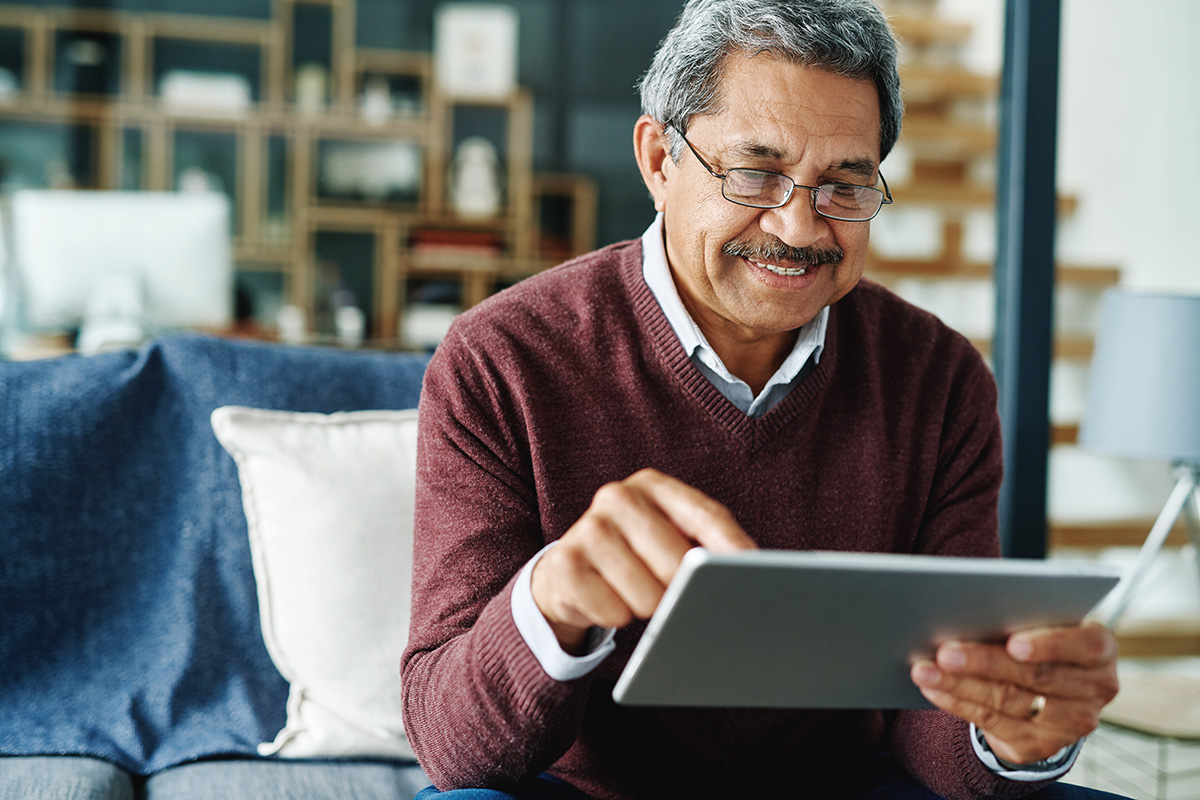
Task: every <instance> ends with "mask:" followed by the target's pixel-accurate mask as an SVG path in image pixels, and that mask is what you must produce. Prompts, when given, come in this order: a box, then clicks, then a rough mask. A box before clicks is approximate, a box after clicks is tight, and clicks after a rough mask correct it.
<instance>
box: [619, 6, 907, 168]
mask: <svg viewBox="0 0 1200 800" xmlns="http://www.w3.org/2000/svg"><path fill="white" fill-rule="evenodd" d="M762 51H767V52H770V53H774V54H775V55H778V56H781V57H783V58H785V59H787V60H789V61H792V62H794V63H797V64H804V65H805V66H810V67H819V68H821V69H825V70H829V71H830V72H834V73H836V74H838V75H844V76H846V77H849V78H856V79H860V80H869V81H871V82H872V83H873V84H874V85H875V89H876V91H877V92H878V93H879V115H880V118H881V121H880V130H879V152H880V158H883V157H885V156H887V154H888V153H889V152H891V150H892V146H893V145H894V144H895V143H896V139H897V138H899V136H900V120H901V117H902V116H903V114H904V103H903V101H902V100H901V99H900V76H899V74H898V71H897V66H896V62H897V54H896V39H895V37H894V36H893V34H892V30H891V28H890V27H888V23H887V20H886V19H885V18H884V16H883V14H882V13H881V12H880V11H879V9H878V8H877V7H876V6H875V5H874V3H872V2H871V0H689V2H688V4H687V5H686V6H685V7H684V9H683V12H682V13H681V14H680V15H679V21H678V22H676V23H675V27H674V28H672V29H671V31H670V32H669V33H668V34H667V36H666V38H664V39H663V41H662V44H660V45H659V48H658V52H657V53H655V55H654V61H653V63H651V65H650V69H649V70H647V72H646V74H645V75H644V76H643V77H642V80H641V81H640V83H639V88H640V89H641V93H642V113H644V114H649V115H650V116H651V117H654V118H655V119H657V120H658V121H659V122H662V123H663V124H664V125H666V126H667V128H668V132H667V135H668V137H669V141H670V143H671V157H672V158H673V159H674V160H675V161H678V160H679V158H680V154H681V152H682V147H683V142H682V140H681V139H680V138H679V137H678V136H677V135H675V134H676V131H679V132H682V133H686V132H687V126H688V122H689V121H690V120H691V118H692V117H693V116H694V115H696V114H715V113H718V112H719V111H720V110H721V102H722V98H721V80H722V77H723V75H722V72H723V69H724V64H725V57H726V56H728V55H729V54H731V53H736V52H749V53H758V52H762ZM672 128H673V129H674V130H672Z"/></svg>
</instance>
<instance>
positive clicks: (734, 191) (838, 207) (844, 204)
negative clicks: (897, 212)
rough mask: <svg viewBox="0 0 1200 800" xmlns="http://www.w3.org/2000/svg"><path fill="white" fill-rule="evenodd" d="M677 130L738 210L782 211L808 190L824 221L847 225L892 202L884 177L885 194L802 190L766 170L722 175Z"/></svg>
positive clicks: (853, 188) (845, 186) (843, 188)
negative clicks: (795, 194)
mask: <svg viewBox="0 0 1200 800" xmlns="http://www.w3.org/2000/svg"><path fill="white" fill-rule="evenodd" d="M672 127H674V126H672ZM675 130H676V131H677V132H678V133H679V137H680V138H681V139H683V143H684V144H686V145H687V146H688V149H689V150H691V151H692V155H694V156H695V157H696V160H697V161H699V162H700V163H701V164H703V165H704V168H705V169H706V170H708V174H709V175H712V176H713V177H714V178H719V179H720V180H721V195H722V196H723V197H724V198H725V199H726V200H728V201H729V202H731V203H737V204H738V205H739V206H749V207H750V208H779V207H780V206H782V205H784V204H785V203H787V201H788V200H790V199H791V197H792V191H793V190H795V189H808V191H809V192H811V193H812V204H813V210H814V211H816V212H817V213H818V214H820V215H821V216H822V217H827V218H829V219H836V220H841V221H844V222H866V221H868V220H871V219H874V218H875V215H876V214H878V213H879V209H880V208H882V207H883V205H884V204H885V203H886V204H890V203H891V202H892V193H891V190H889V189H888V185H887V181H886V180H884V179H883V173H880V174H879V180H880V181H882V182H883V191H880V190H879V189H876V188H874V187H871V186H859V185H857V184H854V183H822V184H821V185H820V186H802V185H801V184H798V183H796V182H795V181H794V180H792V179H791V178H789V177H788V176H787V175H782V174H780V173H778V172H770V171H768V170H763V169H744V168H741V167H738V168H736V169H731V170H729V171H727V172H726V173H725V174H724V175H722V174H721V173H719V172H717V171H716V170H714V169H713V168H712V167H711V166H709V164H708V162H707V161H705V160H704V158H703V157H702V156H701V155H700V154H699V153H697V152H696V148H694V147H692V143H691V142H689V141H688V140H687V137H686V136H684V135H683V131H681V130H679V129H678V128H675Z"/></svg>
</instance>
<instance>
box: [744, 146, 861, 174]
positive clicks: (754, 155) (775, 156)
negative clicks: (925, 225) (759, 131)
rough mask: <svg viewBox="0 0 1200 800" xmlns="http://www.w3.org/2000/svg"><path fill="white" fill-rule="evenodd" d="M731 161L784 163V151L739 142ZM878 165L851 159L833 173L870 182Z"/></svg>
mask: <svg viewBox="0 0 1200 800" xmlns="http://www.w3.org/2000/svg"><path fill="white" fill-rule="evenodd" d="M728 158H729V159H730V160H732V159H738V158H744V159H749V160H754V159H760V160H767V161H782V160H783V151H781V150H780V149H779V148H777V147H774V146H772V145H769V144H763V143H761V142H739V143H737V144H735V145H733V146H732V147H731V148H730V149H729V156H728ZM876 169H877V165H876V164H875V162H874V161H871V160H870V159H867V158H850V159H846V160H845V161H842V162H841V163H839V164H835V165H834V166H833V167H832V168H831V169H830V171H831V172H843V173H849V174H851V175H858V176H861V177H862V178H863V179H864V180H870V179H871V178H873V177H875V170H876Z"/></svg>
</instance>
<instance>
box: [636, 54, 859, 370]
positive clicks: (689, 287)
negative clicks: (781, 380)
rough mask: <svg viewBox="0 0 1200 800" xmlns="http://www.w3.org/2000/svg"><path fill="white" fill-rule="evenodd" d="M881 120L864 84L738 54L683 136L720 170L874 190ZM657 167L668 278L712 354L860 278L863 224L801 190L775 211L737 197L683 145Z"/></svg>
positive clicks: (816, 308) (800, 317) (804, 314)
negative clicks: (816, 204) (840, 217)
mask: <svg viewBox="0 0 1200 800" xmlns="http://www.w3.org/2000/svg"><path fill="white" fill-rule="evenodd" d="M879 126H880V116H879V100H878V95H877V93H876V90H875V87H874V85H873V84H872V83H871V82H869V81H864V80H856V79H852V78H846V77H843V76H839V75H836V74H834V73H832V72H827V71H825V70H821V69H816V68H811V67H805V66H800V65H797V64H792V63H790V62H786V61H783V60H780V59H778V58H775V57H774V56H772V55H770V54H759V55H757V56H745V55H741V54H735V55H733V56H730V57H729V60H728V62H727V64H726V71H725V79H724V83H723V103H722V106H721V111H720V112H719V113H717V114H710V115H698V116H696V117H693V118H692V120H691V122H690V123H689V130H688V134H687V137H688V140H689V141H690V142H691V143H692V145H693V146H694V147H695V148H696V150H697V152H699V153H700V155H702V156H703V157H704V159H705V160H706V161H707V162H708V163H709V164H710V165H712V167H713V169H714V170H715V171H716V172H718V173H721V174H724V173H725V172H726V171H727V170H729V169H732V168H736V167H745V168H753V169H763V170H770V171H773V172H780V173H783V174H784V175H787V176H788V177H790V178H791V179H792V180H794V181H795V182H796V183H797V184H800V185H804V186H817V185H819V184H821V183H830V182H840V183H855V184H860V185H865V186H875V185H876V182H877V178H878V174H879V173H878V169H879V160H880V159H879ZM662 175H663V181H662V183H661V185H660V186H659V187H658V191H657V192H656V193H655V199H656V205H657V206H658V208H659V209H660V210H661V211H663V212H664V221H665V227H666V245H667V257H668V260H669V262H670V264H671V270H672V274H673V275H674V277H675V282H676V285H677V287H678V288H679V292H680V295H681V297H682V299H683V302H684V305H685V306H686V307H687V309H688V311H689V312H690V313H691V315H692V317H693V319H695V320H696V322H697V324H698V325H699V326H700V328H701V330H703V331H704V333H705V335H706V336H708V338H709V339H710V341H712V342H713V344H714V346H717V348H718V350H721V349H722V345H725V346H734V347H736V346H738V345H739V344H750V343H753V342H758V341H761V340H763V339H764V338H778V337H779V336H780V335H781V334H786V333H787V332H790V331H792V330H795V329H796V328H799V327H800V326H802V325H804V324H805V323H807V322H809V321H810V320H812V319H813V318H814V317H815V316H816V315H817V313H818V312H820V310H821V309H822V308H824V307H825V306H827V305H829V304H830V303H833V302H834V301H836V300H838V299H840V298H841V297H842V296H844V295H845V294H846V293H847V292H849V291H850V289H852V288H853V287H854V285H855V284H856V283H857V282H858V280H859V278H860V277H861V276H862V272H863V266H864V263H865V259H866V254H867V239H868V235H869V229H870V223H868V222H841V221H835V220H830V219H826V218H825V217H821V216H819V215H818V214H817V213H816V211H814V210H813V206H812V194H811V192H809V191H808V190H807V189H802V188H800V186H797V188H796V189H795V191H794V192H793V193H792V196H791V198H790V199H789V200H788V202H787V203H786V204H785V205H784V206H783V207H781V208H776V209H758V208H747V207H744V206H740V205H736V204H734V203H731V202H729V201H728V200H726V199H725V198H724V197H722V195H721V181H720V180H718V179H717V178H714V177H713V176H712V175H710V174H709V173H708V171H707V170H705V168H704V167H703V166H702V165H701V164H700V162H699V161H698V160H697V159H696V158H695V157H694V156H693V155H692V153H690V152H689V151H688V150H687V148H686V147H685V148H684V150H683V154H682V158H681V160H680V162H679V163H678V164H675V163H673V162H671V161H670V159H669V158H667V159H666V160H665V161H664V164H663V170H662ZM652 190H653V189H652ZM801 268H803V269H804V272H803V274H798V270H799V269H801ZM781 273H784V274H781Z"/></svg>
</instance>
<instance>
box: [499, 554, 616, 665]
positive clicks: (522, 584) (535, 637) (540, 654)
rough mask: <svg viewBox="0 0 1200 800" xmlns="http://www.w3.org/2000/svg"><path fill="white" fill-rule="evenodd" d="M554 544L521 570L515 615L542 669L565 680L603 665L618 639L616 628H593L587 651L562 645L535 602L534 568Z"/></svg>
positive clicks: (515, 590)
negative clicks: (574, 652) (569, 649)
mask: <svg viewBox="0 0 1200 800" xmlns="http://www.w3.org/2000/svg"><path fill="white" fill-rule="evenodd" d="M554 545H555V543H554V542H551V543H550V544H548V545H546V546H545V547H543V548H542V549H541V550H539V551H538V554H537V555H535V556H534V557H533V558H531V559H530V560H529V563H527V564H526V565H525V566H524V567H523V568H522V569H521V574H520V575H518V576H517V582H516V583H514V584H513V591H512V615H513V621H514V622H516V624H517V630H518V631H519V632H520V634H521V638H522V639H524V640H525V644H527V645H529V649H530V650H532V651H533V655H534V658H536V659H537V660H538V663H539V664H541V665H542V669H543V670H545V671H546V674H547V675H549V676H550V677H551V678H553V679H554V680H556V681H564V682H565V681H573V680H575V679H577V678H582V677H584V676H585V675H587V674H588V673H590V672H591V671H592V670H594V669H595V668H596V667H598V666H600V662H602V661H604V659H605V658H607V657H608V654H609V653H611V652H612V651H613V650H614V649H616V646H617V645H616V642H614V641H613V638H614V636H615V635H616V629H615V628H593V629H592V631H591V633H590V634H589V636H588V642H587V653H586V654H585V655H582V656H573V655H571V654H570V653H568V652H566V651H565V650H563V649H562V647H561V646H560V645H559V643H558V637H557V636H555V635H554V631H553V630H552V629H551V628H550V623H549V622H547V621H546V618H545V617H544V616H542V612H541V610H540V609H538V607H537V603H535V602H534V601H533V567H534V565H535V564H537V562H538V559H540V558H541V557H542V556H543V555H545V553H546V551H547V550H549V549H550V548H551V547H553V546H554Z"/></svg>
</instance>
